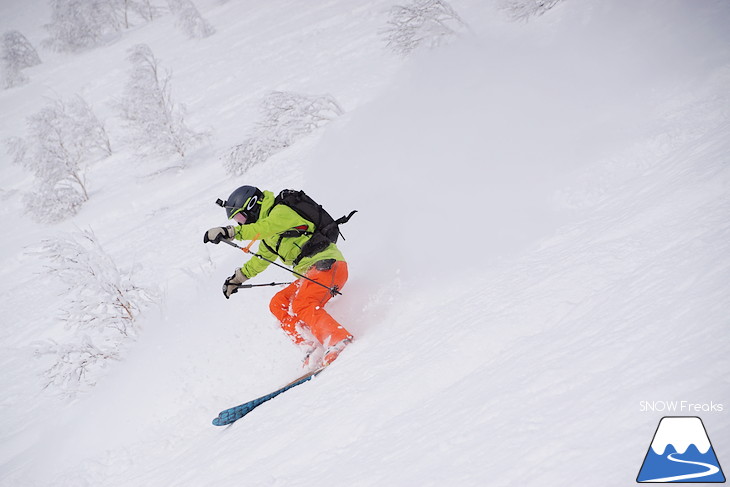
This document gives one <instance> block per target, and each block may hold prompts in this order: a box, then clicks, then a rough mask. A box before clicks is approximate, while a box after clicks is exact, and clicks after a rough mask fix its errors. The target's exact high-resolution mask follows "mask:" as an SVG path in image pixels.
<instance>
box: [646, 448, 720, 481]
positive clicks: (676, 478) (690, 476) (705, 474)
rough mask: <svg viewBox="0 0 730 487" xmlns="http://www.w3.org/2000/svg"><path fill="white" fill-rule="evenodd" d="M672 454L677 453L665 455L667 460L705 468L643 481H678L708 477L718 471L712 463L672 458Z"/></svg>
mask: <svg viewBox="0 0 730 487" xmlns="http://www.w3.org/2000/svg"><path fill="white" fill-rule="evenodd" d="M673 455H677V454H676V453H672V454H670V455H667V458H668V459H669V460H671V461H673V462H677V463H686V464H689V465H698V466H700V467H705V468H706V469H707V470H706V471H704V472H698V473H692V474H687V475H675V476H674V477H662V478H659V479H652V480H645V481H644V482H678V481H680V480H691V479H699V478H702V477H709V476H710V475H714V474H716V473H717V472H719V471H720V469H719V468H717V467H716V466H714V465H710V464H709V463H702V462H691V461H688V460H681V459H679V458H674V456H673Z"/></svg>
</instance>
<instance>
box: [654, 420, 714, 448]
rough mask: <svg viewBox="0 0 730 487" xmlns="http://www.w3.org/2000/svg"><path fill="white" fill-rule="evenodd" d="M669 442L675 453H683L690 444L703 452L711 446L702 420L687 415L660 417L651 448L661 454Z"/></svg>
mask: <svg viewBox="0 0 730 487" xmlns="http://www.w3.org/2000/svg"><path fill="white" fill-rule="evenodd" d="M670 444H671V445H673V446H674V448H675V450H677V453H684V452H685V451H687V448H689V446H690V445H694V446H696V447H697V449H698V450H699V452H700V453H702V454H705V453H707V451H708V450H709V449H710V447H711V446H712V445H711V444H710V439H709V438H708V437H707V432H706V431H705V427H704V426H703V425H702V420H701V419H700V418H689V417H676V418H674V417H667V418H662V420H661V422H660V423H659V427H658V428H657V432H656V435H655V436H654V440H653V441H652V442H651V448H652V449H653V450H654V453H656V454H658V455H663V454H664V450H665V449H666V447H667V446H668V445H670Z"/></svg>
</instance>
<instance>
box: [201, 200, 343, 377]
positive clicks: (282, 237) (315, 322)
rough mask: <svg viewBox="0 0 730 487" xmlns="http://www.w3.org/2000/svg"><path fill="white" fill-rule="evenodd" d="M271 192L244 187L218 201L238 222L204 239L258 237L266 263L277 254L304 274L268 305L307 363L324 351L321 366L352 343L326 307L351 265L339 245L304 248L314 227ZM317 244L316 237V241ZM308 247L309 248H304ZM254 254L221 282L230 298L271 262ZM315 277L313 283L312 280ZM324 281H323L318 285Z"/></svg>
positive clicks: (324, 244) (209, 232)
mask: <svg viewBox="0 0 730 487" xmlns="http://www.w3.org/2000/svg"><path fill="white" fill-rule="evenodd" d="M274 200H275V196H274V194H273V193H272V192H271V191H266V190H264V191H261V190H260V189H259V188H256V187H254V186H241V187H240V188H238V189H236V190H235V191H233V193H231V195H230V196H229V197H228V200H227V201H225V202H219V204H220V205H221V206H223V207H224V208H225V210H226V214H227V216H228V219H229V220H233V221H234V222H235V223H236V224H237V225H235V226H234V225H230V226H226V227H214V228H211V229H210V230H208V231H207V232H205V235H204V236H203V242H204V243H208V242H211V243H214V244H218V243H220V241H221V240H223V239H236V240H251V241H254V240H259V241H260V245H259V247H258V252H257V253H258V254H259V255H260V256H261V257H264V258H265V259H267V260H268V261H272V262H273V261H275V260H276V259H277V258H279V259H281V261H282V262H283V263H284V264H285V265H290V266H293V268H294V271H295V272H297V273H299V274H302V275H304V276H306V277H307V278H308V279H304V278H299V279H297V280H296V281H294V282H293V283H291V284H289V285H288V286H287V287H285V288H284V289H282V290H281V291H279V292H278V293H276V294H275V295H274V297H273V298H272V299H271V303H270V305H269V309H270V310H271V312H272V313H273V314H274V316H275V317H276V318H277V319H278V320H279V322H280V323H281V327H282V329H283V330H284V333H286V334H287V335H288V336H289V338H291V340H292V341H293V342H294V344H296V345H298V346H300V347H301V348H302V349H303V351H304V355H305V357H304V361H303V362H304V366H305V367H307V366H308V365H310V362H311V361H312V357H313V355H314V354H315V352H317V351H318V350H323V351H324V355H323V359H322V363H323V365H329V364H330V363H332V361H333V360H335V359H336V358H337V357H338V355H339V354H340V352H342V350H343V349H344V348H345V347H346V346H347V345H348V344H349V343H350V342H351V341H352V335H351V334H350V332H348V331H347V330H346V329H345V327H343V326H342V325H341V324H340V323H338V322H337V321H336V320H335V319H334V318H333V317H332V316H330V314H329V313H327V311H325V310H324V305H325V304H326V303H327V302H328V301H329V300H330V299H331V298H332V296H333V295H334V293H333V292H332V290H335V291H337V290H340V289H342V287H343V286H344V285H345V282H346V281H347V263H346V262H345V259H344V257H343V256H342V253H341V252H340V250H339V249H338V248H337V245H336V244H334V243H332V242H329V241H326V242H324V243H321V242H320V244H319V245H315V246H314V247H315V248H314V249H311V247H312V246H311V245H310V246H308V247H306V248H304V249H303V247H304V246H305V244H306V243H307V242H309V241H310V240H311V239H312V238H314V237H315V236H316V235H317V234H313V232H314V230H315V227H314V224H313V223H312V222H311V221H308V220H306V219H304V218H303V217H302V216H300V215H299V214H298V213H297V212H296V211H294V209H292V208H290V207H289V206H287V205H285V204H275V201H274ZM313 243H314V241H313ZM305 249H306V251H305ZM267 260H264V259H260V258H258V257H252V258H251V259H249V260H248V262H246V263H245V264H244V265H243V267H240V268H237V269H236V270H235V271H234V273H233V275H232V276H231V277H229V278H227V279H226V280H225V282H224V284H223V294H224V296H225V297H226V299H229V298H230V297H231V295H232V294H234V293H236V292H237V291H238V289H239V286H240V285H241V284H243V283H244V282H246V281H247V280H248V279H250V278H252V277H254V276H256V275H257V274H259V273H260V272H262V271H263V270H264V269H266V268H267V267H268V266H269V262H268V261H267ZM313 281H314V282H313ZM317 283H320V284H322V285H320V284H317Z"/></svg>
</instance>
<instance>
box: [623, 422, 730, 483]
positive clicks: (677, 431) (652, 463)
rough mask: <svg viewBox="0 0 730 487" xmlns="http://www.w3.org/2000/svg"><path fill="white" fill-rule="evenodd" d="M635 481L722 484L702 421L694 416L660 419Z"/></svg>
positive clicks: (717, 465) (720, 471) (720, 472)
mask: <svg viewBox="0 0 730 487" xmlns="http://www.w3.org/2000/svg"><path fill="white" fill-rule="evenodd" d="M636 481H637V482H640V483H643V482H657V483H663V482H687V483H723V482H725V475H724V474H723V472H722V467H720V462H719V461H718V460H717V456H716V455H715V450H714V449H713V448H712V443H710V437H709V436H707V430H705V425H704V424H703V423H702V420H701V419H700V418H698V417H696V416H665V417H664V418H662V419H661V421H659V426H658V427H657V430H656V433H654V439H653V440H652V441H651V445H650V446H649V451H647V452H646V457H645V458H644V463H643V464H642V465H641V470H639V475H638V476H637V477H636Z"/></svg>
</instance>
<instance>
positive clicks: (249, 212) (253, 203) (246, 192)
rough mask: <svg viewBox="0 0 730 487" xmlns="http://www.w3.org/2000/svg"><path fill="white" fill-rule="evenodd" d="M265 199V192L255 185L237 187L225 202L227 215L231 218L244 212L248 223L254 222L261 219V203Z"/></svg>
mask: <svg viewBox="0 0 730 487" xmlns="http://www.w3.org/2000/svg"><path fill="white" fill-rule="evenodd" d="M263 200H264V193H263V192H261V190H260V189H259V188H257V187H255V186H241V187H240V188H238V189H236V190H235V191H234V192H233V193H231V195H230V196H229V197H228V200H227V201H226V202H225V203H223V207H224V208H225V209H226V215H227V216H228V219H229V220H230V219H231V218H233V216H234V215H236V214H237V213H243V215H244V216H245V217H246V223H254V222H256V220H258V219H259V213H261V203H262V202H263Z"/></svg>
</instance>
